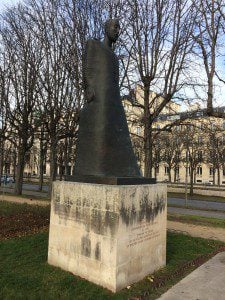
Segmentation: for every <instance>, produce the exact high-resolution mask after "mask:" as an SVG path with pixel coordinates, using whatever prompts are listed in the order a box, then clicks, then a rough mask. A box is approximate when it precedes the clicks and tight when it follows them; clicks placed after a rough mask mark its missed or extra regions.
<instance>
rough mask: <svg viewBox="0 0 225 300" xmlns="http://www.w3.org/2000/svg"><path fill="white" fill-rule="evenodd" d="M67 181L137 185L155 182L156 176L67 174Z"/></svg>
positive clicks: (65, 178)
mask: <svg viewBox="0 0 225 300" xmlns="http://www.w3.org/2000/svg"><path fill="white" fill-rule="evenodd" d="M64 180H65V181H75V182H86V183H98V184H110V185H136V184H154V183H156V180H155V178H144V177H100V176H80V177H79V176H65V177H64Z"/></svg>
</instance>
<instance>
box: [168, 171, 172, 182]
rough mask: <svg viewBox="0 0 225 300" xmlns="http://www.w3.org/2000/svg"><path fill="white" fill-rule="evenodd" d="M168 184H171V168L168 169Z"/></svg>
mask: <svg viewBox="0 0 225 300" xmlns="http://www.w3.org/2000/svg"><path fill="white" fill-rule="evenodd" d="M168 175H169V182H171V168H169V174H168Z"/></svg>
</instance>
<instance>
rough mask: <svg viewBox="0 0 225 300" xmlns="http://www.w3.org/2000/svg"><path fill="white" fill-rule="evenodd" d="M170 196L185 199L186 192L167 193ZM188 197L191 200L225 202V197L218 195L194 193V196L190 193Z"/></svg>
mask: <svg viewBox="0 0 225 300" xmlns="http://www.w3.org/2000/svg"><path fill="white" fill-rule="evenodd" d="M167 196H168V198H181V199H185V193H172V192H168V193H167ZM188 199H191V200H202V201H212V202H222V203H224V202H225V198H224V197H217V196H205V195H198V194H194V195H193V196H190V195H188Z"/></svg>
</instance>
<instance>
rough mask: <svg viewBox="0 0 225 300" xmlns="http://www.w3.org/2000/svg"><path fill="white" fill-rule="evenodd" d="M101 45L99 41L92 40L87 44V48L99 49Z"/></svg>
mask: <svg viewBox="0 0 225 300" xmlns="http://www.w3.org/2000/svg"><path fill="white" fill-rule="evenodd" d="M100 45H101V41H100V40H97V39H90V40H87V42H86V47H87V48H93V47H99V46H100Z"/></svg>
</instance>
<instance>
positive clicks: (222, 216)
mask: <svg viewBox="0 0 225 300" xmlns="http://www.w3.org/2000/svg"><path fill="white" fill-rule="evenodd" d="M168 212H169V213H176V214H181V215H194V216H201V217H207V218H217V219H223V220H225V213H223V212H215V211H205V210H197V209H188V208H179V207H168Z"/></svg>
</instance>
